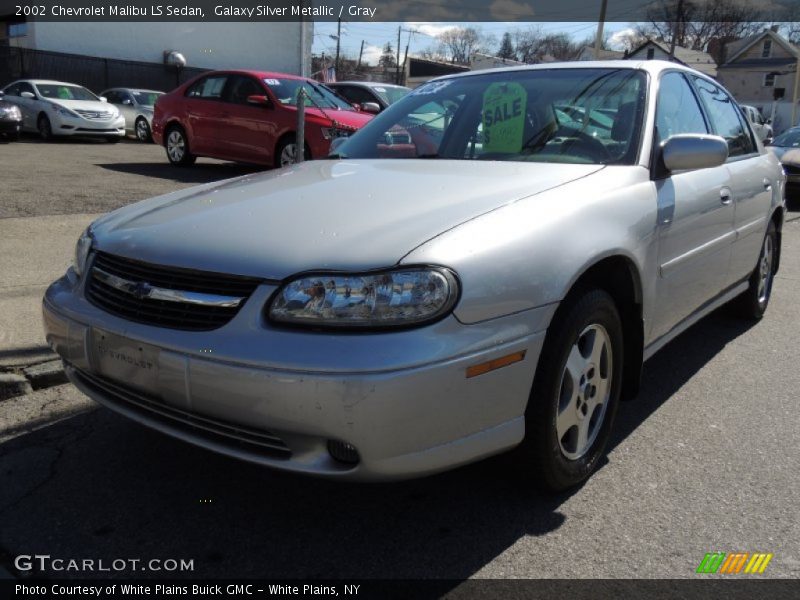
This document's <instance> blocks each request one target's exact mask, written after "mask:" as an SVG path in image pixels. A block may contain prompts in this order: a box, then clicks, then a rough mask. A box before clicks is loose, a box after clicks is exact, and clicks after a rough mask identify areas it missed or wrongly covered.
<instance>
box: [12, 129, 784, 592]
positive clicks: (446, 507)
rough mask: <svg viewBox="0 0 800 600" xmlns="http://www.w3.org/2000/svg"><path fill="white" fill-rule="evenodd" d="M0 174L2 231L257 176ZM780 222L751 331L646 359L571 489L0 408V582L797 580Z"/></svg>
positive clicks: (82, 408) (715, 329)
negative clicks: (217, 444)
mask: <svg viewBox="0 0 800 600" xmlns="http://www.w3.org/2000/svg"><path fill="white" fill-rule="evenodd" d="M0 164H3V166H4V177H3V185H2V187H0V237H1V236H2V231H3V228H4V223H6V224H7V226H9V227H10V221H4V219H17V220H19V219H25V218H31V219H36V218H40V217H43V216H46V215H70V214H73V213H75V214H77V213H97V212H103V211H106V210H110V209H113V208H116V207H118V206H121V205H123V204H126V203H128V202H131V201H134V200H139V199H142V198H146V197H149V196H152V195H156V194H159V193H164V192H168V191H171V190H174V189H177V188H179V187H185V186H189V185H193V184H196V183H203V182H206V181H211V180H214V179H220V178H226V177H232V176H236V175H240V174H243V173H247V172H249V171H251V170H252V169H250V168H247V167H241V166H237V165H231V164H227V163H221V162H219V161H210V160H201V161H199V162H198V165H197V166H196V167H194V168H189V169H176V168H174V167H171V166H170V165H168V164H167V162H166V157H165V156H164V152H163V149H161V148H158V147H156V146H152V145H142V144H139V143H134V142H124V143H121V144H117V145H111V144H105V143H95V142H87V143H76V142H58V143H52V144H43V143H39V142H37V141H34V140H30V139H26V140H24V141H23V142H21V143H18V144H9V145H0ZM788 219H789V221H788V222H787V223H786V225H785V228H784V240H783V258H782V266H781V271H780V273H779V274H778V277H777V279H776V281H775V286H774V291H773V297H772V304H771V305H770V308H769V310H768V313H767V315H766V317H765V318H764V319H763V320H762V321H761V322H759V323H757V324H752V323H749V322H744V321H741V320H738V319H736V318H734V317H732V316H729V315H728V313H726V312H725V311H724V310H721V311H718V312H716V313H714V314H713V315H711V316H710V317H709V318H707V319H705V320H704V321H702V322H701V323H699V324H697V325H696V326H694V327H693V328H691V329H690V330H689V331H687V332H686V333H685V334H683V335H682V336H680V337H679V338H678V339H676V340H675V341H673V342H672V343H671V344H669V345H668V346H667V347H666V348H665V349H664V350H662V351H661V352H660V353H659V354H657V355H656V356H655V357H654V358H653V359H652V360H651V361H649V362H648V363H647V364H646V365H645V370H644V383H643V388H642V391H641V394H640V397H639V398H638V400H637V401H635V402H631V403H627V404H624V405H623V406H622V407H621V410H620V413H619V415H618V418H617V422H616V426H615V433H614V436H613V440H612V444H611V448H610V452H609V455H608V459H607V461H606V462H605V464H604V465H603V466H602V467H601V468H600V470H599V471H598V472H597V473H596V474H595V475H594V476H593V477H592V478H591V479H590V480H589V482H588V483H587V484H586V485H584V486H583V487H582V488H580V489H578V490H576V491H574V492H573V493H570V494H562V495H559V496H543V495H541V494H539V493H537V492H535V491H533V490H531V489H529V488H528V487H526V486H525V485H524V484H522V483H520V478H519V477H518V475H519V471H520V469H521V468H522V465H520V464H519V463H518V462H517V460H516V457H515V456H514V455H504V456H499V457H495V458H492V459H489V460H486V461H483V462H481V463H479V464H475V465H471V466H468V467H464V468H461V469H459V470H456V471H453V472H450V473H445V474H442V475H438V476H434V477H430V478H427V479H421V480H415V481H408V482H397V483H391V484H351V483H332V482H328V481H321V480H316V479H308V478H302V477H297V476H290V475H284V474H280V473H274V472H272V471H268V470H264V469H262V468H259V467H255V466H252V465H249V464H245V463H240V462H236V461H234V460H231V459H228V458H224V457H220V456H217V455H214V454H212V453H209V452H206V451H204V450H201V449H198V448H194V447H192V446H189V445H186V444H184V443H181V442H178V441H175V440H172V439H171V438H168V437H165V436H162V435H160V434H158V433H155V432H153V431H150V430H147V429H145V428H143V427H140V426H138V425H136V424H133V423H131V422H129V421H127V420H125V419H123V418H122V417H119V416H117V415H115V414H114V413H112V412H110V411H108V410H105V409H100V408H96V407H95V406H94V405H93V404H92V403H91V402H89V401H88V400H86V399H85V398H84V397H83V396H82V395H81V394H79V393H78V392H77V391H76V390H75V389H74V388H72V387H71V386H69V385H62V386H58V387H54V388H50V389H47V390H40V391H37V392H34V393H33V394H30V395H27V396H21V397H18V398H14V399H11V400H3V401H0V523H2V526H0V566H2V567H4V568H5V569H7V570H8V571H10V572H12V573H15V574H16V572H15V571H14V568H13V557H15V556H17V555H19V554H49V555H51V556H53V557H64V558H84V557H87V558H89V557H93V558H106V559H113V558H134V557H140V558H176V559H181V558H183V559H193V560H194V565H195V568H194V571H193V572H191V573H183V574H176V573H168V574H166V575H169V576H176V575H177V576H194V577H206V578H213V577H270V578H339V577H341V578H448V579H453V580H462V579H467V578H472V577H477V578H510V577H514V578H517V577H529V578H541V577H546V578H594V577H599V578H629V577H633V578H691V577H697V575H695V569H696V567H697V565H698V564H699V563H700V561H701V559H702V558H703V556H704V555H705V553H707V552H715V551H718V550H721V551H725V552H734V551H742V552H771V553H773V554H774V558H773V559H772V561H771V563H770V564H769V568H768V569H767V571H766V574H765V575H764V576H762V577H780V578H798V577H800V520H798V518H797V507H798V503H797V498H798V497H800V482H799V481H798V477H797V465H800V431H798V425H797V424H798V393H797V390H798V389H800V369H799V368H798V364H797V343H798V342H797V340H798V339H800V318H799V317H800V310H799V309H798V298H800V206H798V205H797V203H795V204H793V206H792V212H790V213H789V215H788ZM31 222H33V221H31ZM42 243H46V240H42ZM0 264H1V263H0ZM0 272H2V266H0ZM63 575H67V576H77V575H75V574H70V573H64V574H63ZM161 575H163V573H159V572H151V573H148V574H147V575H146V576H147V577H158V576H161Z"/></svg>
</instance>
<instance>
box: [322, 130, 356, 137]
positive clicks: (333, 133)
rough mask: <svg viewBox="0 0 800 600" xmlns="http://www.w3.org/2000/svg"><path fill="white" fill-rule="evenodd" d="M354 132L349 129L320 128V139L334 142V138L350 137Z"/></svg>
mask: <svg viewBox="0 0 800 600" xmlns="http://www.w3.org/2000/svg"><path fill="white" fill-rule="evenodd" d="M353 133H355V131H354V130H351V129H341V128H339V127H323V128H322V137H324V138H325V139H326V140H335V139H336V138H340V137H350V136H351V135H352V134H353Z"/></svg>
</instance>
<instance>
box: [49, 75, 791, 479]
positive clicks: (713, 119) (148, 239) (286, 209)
mask: <svg viewBox="0 0 800 600" xmlns="http://www.w3.org/2000/svg"><path fill="white" fill-rule="evenodd" d="M337 144H338V145H337V146H336V147H335V149H334V150H333V154H332V156H331V157H330V160H322V161H313V162H306V163H302V164H297V165H292V166H289V167H286V168H284V169H281V170H277V171H273V172H271V173H266V174H254V175H246V176H244V177H240V178H237V179H232V180H229V181H225V182H220V183H215V184H209V185H204V186H200V187H196V188H193V189H189V190H183V191H179V192H175V193H172V194H168V195H166V196H162V197H159V198H154V199H151V200H146V201H144V202H140V203H138V204H134V205H131V206H128V207H125V208H122V209H120V210H117V211H115V212H113V213H110V214H108V215H106V216H104V217H102V218H100V219H98V220H97V221H96V222H95V223H94V224H92V225H91V227H89V229H88V230H87V231H86V232H85V233H84V234H83V235H82V236H81V238H80V240H79V241H78V244H77V248H76V256H75V262H74V266H73V267H72V268H70V269H69V270H68V271H67V273H66V274H65V275H64V276H63V277H62V278H61V279H59V280H58V281H56V282H55V283H53V284H52V285H51V286H50V288H49V289H48V290H47V292H46V295H45V298H44V316H45V327H46V332H47V339H48V341H49V343H50V344H51V346H52V347H53V348H54V349H55V350H56V351H57V352H58V353H59V354H60V355H61V356H62V357H63V359H64V362H65V364H66V369H67V373H68V375H69V377H70V379H71V380H72V381H73V382H74V383H75V385H76V386H78V388H80V389H81V390H82V391H84V392H85V393H86V394H88V395H89V396H91V397H92V398H94V399H95V400H97V401H98V402H99V403H101V404H103V405H106V406H108V407H110V408H111V409H113V410H116V411H118V412H119V413H121V414H123V415H125V416H127V417H130V418H131V419H134V420H136V421H139V422H141V423H144V424H146V425H148V426H150V427H152V428H154V429H157V430H160V431H162V432H164V433H167V434H169V435H172V436H175V437H178V438H181V439H184V440H186V441H188V442H191V443H194V444H198V445H200V446H203V447H205V448H208V449H211V450H215V451H218V452H221V453H224V454H227V455H230V456H233V457H237V458H241V459H244V460H248V461H252V462H255V463H259V464H263V465H268V466H271V467H275V468H280V469H285V470H290V471H295V472H303V473H309V474H314V475H320V476H328V477H335V478H351V479H381V478H383V479H385V478H401V477H410V476H419V475H424V474H428V473H433V472H437V471H441V470H444V469H448V468H452V467H455V466H457V465H461V464H464V463H468V462H471V461H475V460H478V459H481V458H483V457H487V456H490V455H492V454H496V453H499V452H503V451H506V450H510V449H512V448H516V449H517V452H518V457H519V461H520V471H521V473H524V474H526V475H528V476H530V477H532V478H533V479H534V480H535V481H536V482H538V483H539V484H540V485H541V486H543V487H545V488H547V489H551V490H559V489H565V488H569V487H571V486H575V485H578V484H580V483H581V482H582V481H584V480H585V479H586V478H587V477H589V475H590V474H591V473H592V472H593V471H594V470H595V468H596V467H597V465H598V463H599V462H600V460H601V458H602V457H603V454H604V452H605V449H606V446H607V443H608V440H609V437H610V435H611V429H612V425H613V422H614V416H615V413H616V412H617V408H618V405H619V402H620V399H623V398H633V397H635V396H636V394H637V390H638V386H639V378H640V373H641V370H642V363H643V361H644V360H647V359H649V358H650V357H652V356H653V355H654V354H655V353H656V352H657V351H658V350H659V349H660V348H661V347H663V346H664V345H665V344H666V343H667V342H669V341H670V340H671V339H673V338H674V337H675V336H677V335H678V334H680V333H681V332H682V331H684V330H685V329H687V328H688V327H689V326H691V325H692V324H693V323H695V322H697V321H698V320H699V319H701V318H702V317H703V316H705V315H707V314H708V313H710V312H711V311H713V310H714V309H716V308H717V307H719V306H721V305H723V304H725V303H729V302H733V303H735V306H736V308H737V310H738V311H739V312H740V313H741V314H742V315H743V316H745V317H747V318H750V319H758V318H760V317H761V315H762V314H763V313H764V311H765V309H766V308H767V304H768V302H769V298H770V292H771V288H772V283H773V277H774V274H775V273H776V271H777V269H778V265H779V259H780V239H781V228H782V225H783V220H784V212H785V203H784V198H783V192H784V175H783V173H782V170H781V166H780V164H779V163H778V161H777V159H776V158H775V157H774V156H773V155H772V154H770V153H767V152H766V151H765V150H764V148H763V146H762V145H761V143H760V141H759V140H758V139H757V138H756V136H754V135H753V132H752V130H751V128H750V125H749V124H748V123H747V121H745V120H744V118H743V117H742V113H741V111H740V110H739V108H738V107H737V105H736V103H735V101H734V100H733V99H732V98H731V96H730V95H729V94H728V93H727V92H726V91H725V90H724V89H722V88H721V87H720V86H719V84H717V83H716V82H715V81H713V80H711V79H709V78H708V77H706V76H704V75H702V74H700V73H698V72H696V71H693V70H691V69H687V68H684V67H681V66H678V65H676V64H674V63H666V62H660V61H643V62H633V61H618V62H596V63H569V64H563V65H558V64H548V65H539V66H535V67H523V68H513V69H500V70H494V71H481V72H476V73H468V74H464V75H458V76H452V77H445V78H440V79H437V80H434V81H431V82H429V83H427V84H425V85H423V86H422V87H420V88H417V89H416V90H414V91H413V92H412V93H410V94H409V95H408V96H406V97H405V98H404V99H402V100H400V101H399V102H397V103H396V104H394V105H392V106H390V107H389V108H388V109H387V110H385V111H384V112H383V113H381V114H380V115H379V116H377V117H376V118H375V119H374V120H373V121H371V122H370V123H369V124H368V125H367V126H366V127H364V128H363V129H362V130H360V131H359V132H358V133H357V134H355V135H354V136H352V137H351V138H349V139H346V140H344V141H343V142H337Z"/></svg>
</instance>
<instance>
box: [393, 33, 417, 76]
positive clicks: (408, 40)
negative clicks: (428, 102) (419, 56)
mask: <svg viewBox="0 0 800 600" xmlns="http://www.w3.org/2000/svg"><path fill="white" fill-rule="evenodd" d="M406 32H407V33H408V39H407V40H406V53H405V55H404V56H403V79H402V80H401V81H398V82H397V83H398V84H399V85H405V84H406V81H405V80H406V63H407V62H408V47H409V46H410V45H411V36H412V35H413V34H414V32H413V31H409V30H406Z"/></svg>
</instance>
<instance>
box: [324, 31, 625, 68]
mask: <svg viewBox="0 0 800 600" xmlns="http://www.w3.org/2000/svg"><path fill="white" fill-rule="evenodd" d="M398 26H400V27H402V28H403V29H404V30H415V31H417V32H419V33H415V34H412V35H411V45H410V46H409V54H412V55H413V54H415V53H419V52H421V51H422V50H425V49H426V48H428V47H430V46H435V45H436V36H437V35H439V34H440V33H442V32H443V31H445V30H447V29H449V28H452V27H475V28H476V29H480V30H481V31H483V32H484V33H489V34H492V35H494V36H495V37H496V38H497V42H498V45H499V42H500V39H501V38H502V36H503V33H505V32H506V31H510V32H513V31H514V30H517V29H528V28H529V27H531V26H541V27H542V29H544V30H545V31H552V32H564V33H568V34H569V35H570V36H572V38H573V39H574V40H576V41H577V40H583V39H585V38H587V37H589V36H594V34H595V32H596V31H597V22H586V23H519V22H513V23H496V22H493V23H364V22H356V23H346V22H344V21H343V22H342V48H341V52H342V53H343V54H344V55H347V56H348V57H351V58H358V52H359V49H360V48H361V40H364V56H363V59H362V60H363V61H364V62H366V63H368V64H376V63H377V61H378V58H379V57H380V55H381V52H382V50H383V46H384V45H385V44H386V42H391V44H392V49H394V51H395V52H396V51H397V27H398ZM631 27H633V25H632V24H628V23H606V25H605V29H604V32H605V35H607V36H611V43H612V46H614V45H615V44H614V42H615V39H616V36H615V35H614V34H617V36H619V35H620V34H621V33H623V32H624V31H626V30H629V29H630V28H631ZM335 35H336V23H328V22H315V23H314V46H313V52H314V54H322V53H323V52H324V53H325V55H326V56H331V57H333V56H335V55H336V40H335V39H334V38H331V37H330V36H335ZM408 39H409V33H408V31H403V33H402V39H401V43H400V47H401V53H402V52H404V51H405V46H406V44H407V43H408Z"/></svg>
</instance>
